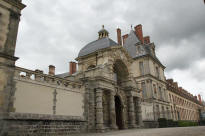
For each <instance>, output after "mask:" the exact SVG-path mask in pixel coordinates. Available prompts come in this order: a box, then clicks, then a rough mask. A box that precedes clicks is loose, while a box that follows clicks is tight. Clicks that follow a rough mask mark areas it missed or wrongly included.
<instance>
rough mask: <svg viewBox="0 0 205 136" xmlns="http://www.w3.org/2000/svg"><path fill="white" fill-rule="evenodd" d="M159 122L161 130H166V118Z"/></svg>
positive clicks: (160, 119)
mask: <svg viewBox="0 0 205 136" xmlns="http://www.w3.org/2000/svg"><path fill="white" fill-rule="evenodd" d="M158 122H159V127H160V128H165V127H167V124H168V123H167V119H166V118H159V119H158Z"/></svg>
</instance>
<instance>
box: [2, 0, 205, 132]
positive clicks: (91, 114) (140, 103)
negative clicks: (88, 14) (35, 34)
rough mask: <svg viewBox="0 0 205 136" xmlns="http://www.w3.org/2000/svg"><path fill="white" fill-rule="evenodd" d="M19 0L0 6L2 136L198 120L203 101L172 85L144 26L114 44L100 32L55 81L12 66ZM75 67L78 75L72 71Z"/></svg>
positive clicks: (39, 72)
mask: <svg viewBox="0 0 205 136" xmlns="http://www.w3.org/2000/svg"><path fill="white" fill-rule="evenodd" d="M23 8H25V5H24V4H22V2H21V0H1V1H0V117H1V118H0V133H1V134H8V135H35V134H39V135H45V134H46V135H57V134H58V135H60V134H61V135H65V134H70V133H77V132H105V131H111V130H116V129H130V128H140V127H157V125H158V122H157V120H158V119H159V118H167V119H173V120H192V121H198V120H199V119H200V110H201V109H202V108H203V105H202V102H201V98H200V96H199V99H197V97H194V96H193V95H191V94H190V93H188V92H187V91H185V90H184V89H182V88H181V87H178V85H177V83H176V82H173V80H168V79H166V77H165V75H164V70H165V66H164V65H163V64H162V63H161V62H160V60H159V59H158V58H157V55H156V53H155V44H154V43H153V42H151V41H150V37H149V36H143V30H142V25H137V26H135V27H134V29H131V30H130V32H129V33H128V34H125V35H123V36H122V35H121V30H120V29H119V28H118V29H117V42H115V41H114V40H112V39H110V38H109V32H108V31H107V30H106V29H105V28H104V26H103V28H102V29H101V30H100V31H99V32H98V35H97V36H98V38H97V39H94V41H92V42H90V43H88V44H87V45H85V46H84V47H83V48H82V49H81V50H80V52H79V53H78V55H77V53H76V61H75V62H74V61H72V62H70V63H69V71H68V72H66V73H62V74H55V66H54V65H50V66H49V73H48V74H46V73H44V72H43V71H42V70H38V69H36V70H29V69H26V68H21V67H18V66H16V65H15V61H16V60H17V59H18V58H17V57H15V56H14V53H15V48H16V38H17V31H18V25H19V21H20V15H21V10H22V9H23ZM77 67H78V68H77Z"/></svg>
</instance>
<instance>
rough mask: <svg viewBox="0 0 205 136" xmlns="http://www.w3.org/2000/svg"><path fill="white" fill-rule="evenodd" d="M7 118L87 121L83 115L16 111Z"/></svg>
mask: <svg viewBox="0 0 205 136" xmlns="http://www.w3.org/2000/svg"><path fill="white" fill-rule="evenodd" d="M5 119H7V120H48V121H77V122H85V121H86V120H85V119H84V117H81V116H64V115H48V114H33V113H14V112H10V113H9V114H8V116H7V117H6V118H5Z"/></svg>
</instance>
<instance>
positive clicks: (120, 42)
mask: <svg viewBox="0 0 205 136" xmlns="http://www.w3.org/2000/svg"><path fill="white" fill-rule="evenodd" d="M117 42H118V44H119V45H122V38H121V29H120V28H118V29H117Z"/></svg>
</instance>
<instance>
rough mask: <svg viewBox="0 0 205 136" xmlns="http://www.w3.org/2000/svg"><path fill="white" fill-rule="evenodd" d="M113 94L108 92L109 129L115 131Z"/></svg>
mask: <svg viewBox="0 0 205 136" xmlns="http://www.w3.org/2000/svg"><path fill="white" fill-rule="evenodd" d="M114 97H115V96H114V92H113V91H111V92H110V122H111V126H110V127H111V128H112V129H117V126H116V113H115V98H114Z"/></svg>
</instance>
